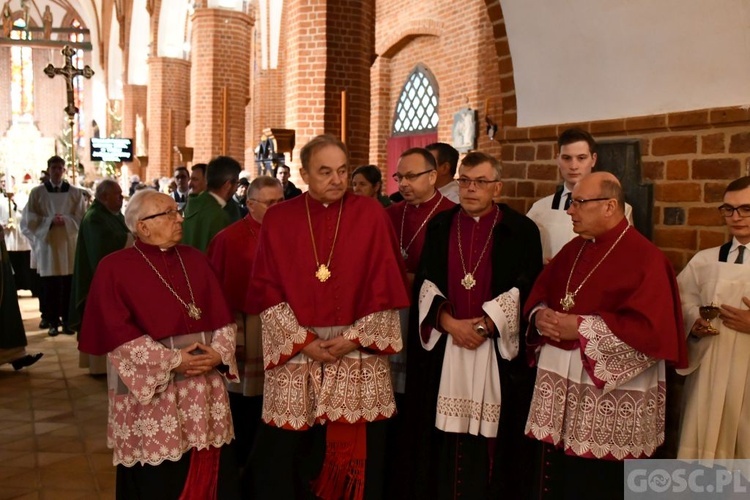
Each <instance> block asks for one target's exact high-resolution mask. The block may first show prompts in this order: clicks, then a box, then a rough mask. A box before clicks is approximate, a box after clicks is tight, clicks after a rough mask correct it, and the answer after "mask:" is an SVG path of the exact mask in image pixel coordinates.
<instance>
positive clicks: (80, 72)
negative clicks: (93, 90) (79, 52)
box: [44, 45, 94, 182]
mask: <svg viewBox="0 0 750 500" xmlns="http://www.w3.org/2000/svg"><path fill="white" fill-rule="evenodd" d="M61 52H62V55H63V57H65V66H63V67H62V68H55V67H54V66H53V65H52V64H51V63H50V64H48V65H47V67H46V68H44V74H45V75H47V76H48V77H50V78H54V77H55V76H56V75H62V76H63V78H65V88H66V89H67V94H68V105H67V106H65V113H66V114H67V115H68V122H69V123H70V135H71V138H70V139H71V141H70V143H71V162H72V167H73V168H72V173H71V175H72V178H73V182H75V179H76V170H78V162H77V161H76V147H75V142H76V141H75V135H74V130H75V117H76V114H77V113H78V108H77V107H76V105H75V96H74V94H73V78H75V77H77V76H82V77H84V78H86V79H88V78H91V77H92V76H94V70H93V69H91V68H90V67H89V65H88V64H87V65H86V66H84V67H83V69H80V68H76V67H75V66H74V65H73V56H74V55H75V53H76V51H75V49H73V48H72V47H70V45H66V46H65V47H64V48H63V49H62V51H61Z"/></svg>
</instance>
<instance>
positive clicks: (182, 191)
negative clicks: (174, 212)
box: [172, 167, 190, 210]
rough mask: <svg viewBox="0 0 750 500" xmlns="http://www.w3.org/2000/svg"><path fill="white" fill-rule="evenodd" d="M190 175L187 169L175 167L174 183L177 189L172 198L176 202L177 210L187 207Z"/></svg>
mask: <svg viewBox="0 0 750 500" xmlns="http://www.w3.org/2000/svg"><path fill="white" fill-rule="evenodd" d="M189 181H190V173H189V172H188V169H187V167H177V168H176V169H175V170H174V182H175V185H176V186H177V188H176V189H175V190H174V191H173V192H172V198H174V201H176V202H177V209H178V210H184V209H185V205H187V200H188V192H189V191H190V186H189Z"/></svg>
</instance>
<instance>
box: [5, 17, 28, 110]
mask: <svg viewBox="0 0 750 500" xmlns="http://www.w3.org/2000/svg"><path fill="white" fill-rule="evenodd" d="M13 26H15V27H16V28H18V29H15V30H13V31H12V32H11V34H10V37H11V38H12V39H14V40H28V39H30V38H31V33H29V32H28V31H25V30H24V28H25V27H26V23H25V22H24V20H23V19H17V20H16V21H15V22H14V23H13ZM10 75H11V78H10V102H11V116H12V120H13V123H18V122H20V121H29V122H30V121H32V120H33V115H34V67H33V65H32V63H31V47H22V46H19V45H12V46H11V47H10Z"/></svg>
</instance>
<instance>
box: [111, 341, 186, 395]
mask: <svg viewBox="0 0 750 500" xmlns="http://www.w3.org/2000/svg"><path fill="white" fill-rule="evenodd" d="M107 357H108V358H109V361H110V363H111V364H112V366H113V367H114V369H115V370H116V371H117V375H118V376H119V377H120V380H122V383H123V384H125V386H126V387H127V388H128V390H129V391H130V392H131V394H132V395H133V397H135V398H136V399H137V400H138V402H139V403H141V404H148V403H149V402H151V400H152V399H153V398H154V394H158V393H161V392H163V391H164V389H165V388H166V387H167V385H168V384H169V382H170V381H171V380H172V370H173V369H175V368H177V367H178V366H180V363H182V356H181V354H180V352H179V350H176V349H169V348H167V347H164V346H163V345H162V344H161V343H159V342H157V341H155V340H154V339H152V338H151V337H148V336H146V335H144V336H142V337H139V338H137V339H134V340H131V341H130V342H126V343H125V344H122V345H121V346H119V347H117V348H116V349H115V350H113V351H112V352H110V353H108V354H107Z"/></svg>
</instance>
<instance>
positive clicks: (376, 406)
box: [263, 356, 396, 430]
mask: <svg viewBox="0 0 750 500" xmlns="http://www.w3.org/2000/svg"><path fill="white" fill-rule="evenodd" d="M263 390H264V397H263V421H264V422H266V423H268V424H270V425H274V426H276V427H284V428H290V429H294V430H302V429H306V428H307V427H310V426H312V425H313V424H315V423H322V422H325V421H327V420H333V421H342V422H349V423H355V422H361V421H365V422H372V421H375V420H380V419H383V418H389V417H391V416H393V414H394V413H395V412H396V404H395V400H394V398H393V388H392V386H391V377H390V370H389V366H388V360H387V358H385V357H382V356H368V357H362V358H360V357H343V358H341V359H340V360H339V361H338V362H337V363H326V364H321V363H318V362H314V361H307V362H305V363H285V364H283V365H279V366H277V367H274V368H272V369H269V370H266V379H265V384H264V388H263Z"/></svg>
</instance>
